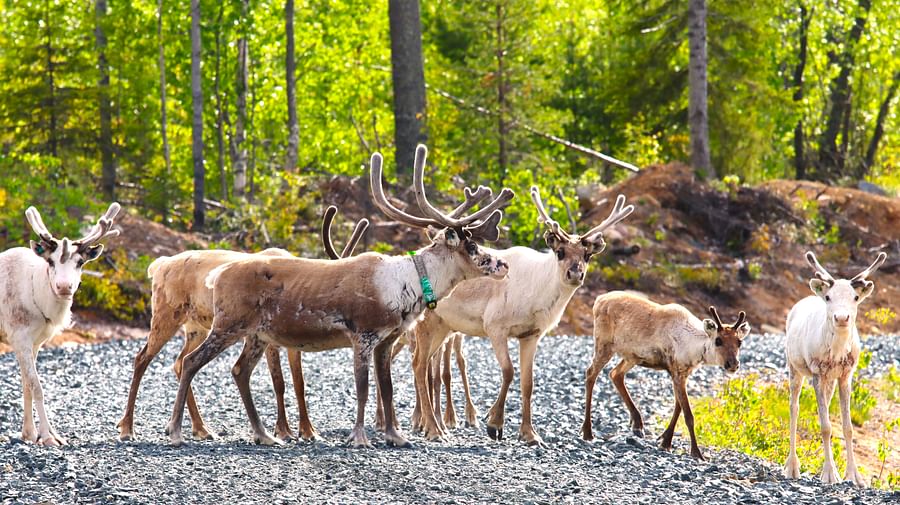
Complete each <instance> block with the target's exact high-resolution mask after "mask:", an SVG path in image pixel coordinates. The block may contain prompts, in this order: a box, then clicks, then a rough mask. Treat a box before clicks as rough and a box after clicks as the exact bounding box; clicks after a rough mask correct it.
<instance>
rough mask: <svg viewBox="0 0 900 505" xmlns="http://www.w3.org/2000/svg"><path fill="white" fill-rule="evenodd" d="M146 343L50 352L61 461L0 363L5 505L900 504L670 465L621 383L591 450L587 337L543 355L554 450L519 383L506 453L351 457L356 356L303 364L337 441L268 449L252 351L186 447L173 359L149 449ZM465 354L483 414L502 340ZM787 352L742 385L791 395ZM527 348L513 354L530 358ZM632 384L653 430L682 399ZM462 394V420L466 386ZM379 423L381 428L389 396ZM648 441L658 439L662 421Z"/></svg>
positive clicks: (327, 432) (207, 396) (774, 345)
mask: <svg viewBox="0 0 900 505" xmlns="http://www.w3.org/2000/svg"><path fill="white" fill-rule="evenodd" d="M142 344H143V342H139V341H133V340H132V341H118V342H111V343H106V344H101V345H95V346H82V347H77V348H66V349H52V350H46V351H43V352H42V353H41V354H40V357H39V363H38V368H39V370H40V373H41V377H42V379H43V381H44V389H45V391H46V394H47V406H48V408H49V410H50V412H51V415H52V416H53V420H54V422H55V426H56V428H57V430H58V431H59V432H60V434H62V435H63V436H65V437H67V438H68V440H69V443H70V445H69V446H68V447H65V448H62V449H53V448H42V447H36V446H34V445H30V444H24V443H22V442H21V440H20V439H19V436H20V428H21V399H20V398H21V386H20V381H19V375H18V367H17V365H16V363H15V359H14V357H13V356H12V355H11V354H6V355H2V356H0V501H2V503H36V502H52V503H101V502H102V503H179V504H180V503H216V504H218V503H235V502H248V503H293V502H302V503H409V502H424V503H488V502H512V503H653V504H658V503H766V504H768V503H851V502H852V503H888V502H894V503H896V502H898V501H900V493H886V492H880V491H876V490H871V489H868V490H858V489H855V488H853V487H852V486H850V485H847V484H839V485H835V486H825V487H823V486H821V485H820V484H819V482H818V481H817V480H816V479H815V477H814V476H811V475H806V476H804V478H803V479H800V480H797V481H788V480H784V479H782V478H781V477H780V467H779V465H778V464H775V463H770V462H766V461H761V460H759V459H756V458H752V457H749V456H746V455H744V454H740V453H736V452H733V451H722V450H714V449H710V448H706V449H705V454H706V456H707V459H708V460H709V461H707V462H698V461H694V460H692V459H691V458H690V457H689V456H688V455H687V452H686V451H687V450H688V444H687V439H686V434H685V436H683V437H682V436H678V437H676V440H675V443H676V450H675V452H674V453H671V454H670V453H666V452H662V451H659V450H657V449H656V447H655V439H654V438H648V439H635V438H633V437H632V436H631V434H630V430H629V429H628V415H627V412H626V411H625V409H624V407H623V406H622V403H621V401H620V400H619V399H618V397H617V396H616V393H615V390H614V389H613V387H612V385H611V384H610V382H609V380H608V378H607V377H606V375H605V374H604V375H601V377H600V379H599V380H598V384H597V387H596V388H595V398H594V401H595V413H596V417H595V423H594V425H595V429H596V430H597V433H596V434H597V437H598V439H597V441H596V442H594V443H593V444H587V443H583V442H581V441H580V439H579V437H578V430H579V428H580V425H581V416H582V409H583V405H584V403H583V394H584V393H583V392H584V370H585V367H586V366H587V364H588V362H589V360H590V356H591V353H592V343H591V341H590V339H588V338H584V337H547V338H545V339H544V341H543V342H541V345H540V350H539V351H538V357H537V365H536V372H535V380H536V388H535V410H534V418H535V419H534V421H535V426H536V428H537V429H538V431H539V432H540V433H541V434H542V436H543V437H544V440H545V442H546V443H547V447H546V448H529V447H526V446H524V445H523V444H521V443H520V442H518V441H517V440H516V439H515V435H516V433H517V430H518V421H519V416H520V412H521V409H520V407H521V403H520V398H519V394H518V382H515V383H514V384H513V388H512V391H511V393H510V395H509V398H508V403H507V426H506V429H505V430H504V433H505V434H506V437H507V438H506V439H505V440H503V441H500V442H495V441H492V440H490V439H489V438H488V437H487V436H486V434H485V433H484V431H483V428H481V429H474V428H464V427H463V428H459V429H457V430H456V431H455V432H454V435H453V437H452V439H450V440H447V441H444V442H437V443H435V442H426V441H424V440H423V439H421V438H420V437H418V436H415V435H411V440H412V441H413V443H414V444H415V447H414V448H413V449H394V448H387V447H385V444H384V443H383V440H382V439H381V437H380V436H379V434H377V433H375V432H374V431H370V437H371V438H372V441H373V443H374V444H375V446H376V448H375V449H374V450H354V449H349V448H346V447H345V446H344V444H343V443H342V441H343V439H344V438H345V437H346V436H347V435H348V434H349V430H350V427H351V424H352V420H353V416H354V412H355V405H356V404H355V394H354V389H353V382H352V370H351V359H350V354H349V351H348V350H338V351H330V352H325V353H318V354H308V355H306V356H305V357H304V370H305V372H306V377H307V392H308V399H309V403H310V408H311V412H312V416H313V422H314V423H315V424H316V427H317V428H318V429H319V431H320V432H321V434H322V435H323V436H324V438H325V440H324V441H323V442H317V443H306V442H299V443H289V444H288V445H286V446H284V447H278V448H270V447H260V446H256V445H254V444H253V443H252V442H250V440H251V437H250V430H249V426H248V423H247V421H246V418H245V415H244V410H243V407H242V405H241V403H240V399H239V396H238V394H237V390H236V388H235V387H234V386H233V383H232V380H231V377H230V373H229V368H230V366H231V364H232V363H233V362H234V361H235V359H236V358H237V354H238V352H239V350H240V349H239V347H240V346H235V347H234V348H232V349H230V350H229V351H228V352H227V353H226V354H225V355H223V356H222V357H220V358H219V359H217V360H215V361H214V362H213V363H212V364H210V366H208V367H207V368H206V369H204V371H203V372H201V373H200V374H199V375H198V376H197V378H196V379H195V381H194V384H195V388H196V391H197V394H198V402H199V404H200V407H201V410H202V412H203V413H204V415H205V418H206V420H207V423H208V425H209V426H210V427H212V428H213V429H214V430H215V431H216V432H218V434H219V435H220V436H219V438H218V439H217V440H214V441H203V442H197V441H193V440H191V439H190V435H189V434H190V428H189V426H188V425H187V420H186V421H185V423H186V424H185V434H186V437H187V444H186V445H185V446H184V447H181V448H172V447H169V445H168V438H167V437H166V436H165V435H164V433H163V427H164V425H165V423H166V421H167V420H168V417H169V415H170V413H171V408H172V402H173V400H174V396H175V390H176V387H177V384H176V382H175V378H174V374H173V373H172V371H171V364H172V362H173V360H174V357H175V355H176V353H177V351H178V349H177V346H178V345H177V344H180V342H177V343H174V344H170V346H169V348H167V349H165V350H164V351H163V353H162V354H161V355H160V357H159V358H157V360H156V361H154V363H153V364H152V365H151V367H150V368H149V369H148V371H147V374H146V376H145V378H144V383H143V387H142V389H141V395H140V397H139V398H138V405H137V411H136V419H135V429H136V432H137V437H138V441H137V442H129V443H120V442H118V441H117V439H116V435H117V431H116V427H115V425H116V422H117V421H118V419H119V417H120V416H121V414H122V411H123V409H124V405H125V399H126V395H127V392H128V384H129V381H130V378H131V366H132V359H133V357H134V355H135V353H136V352H137V351H138V349H139V348H140V347H141V345H142ZM466 345H467V349H468V356H469V363H470V368H469V369H470V377H471V380H472V384H473V388H474V394H475V402H476V405H477V406H478V408H479V410H480V411H481V413H482V415H483V414H485V413H486V412H487V410H488V408H489V407H490V405H491V403H492V401H493V399H494V395H495V394H496V390H497V387H498V384H499V370H498V369H497V366H496V363H495V362H494V358H493V355H492V352H491V349H490V345H489V344H488V342H487V341H486V340H483V339H473V340H469V341H467V344H466ZM864 345H865V346H866V347H869V348H873V349H876V350H877V352H876V354H875V356H874V357H873V364H872V366H871V368H870V372H869V373H879V371H883V370H884V369H885V368H886V367H887V366H889V365H891V364H895V365H896V364H897V360H898V359H900V338H898V337H873V338H870V339H868V340H866V342H865V343H864ZM782 348H783V337H782V336H779V335H752V336H750V337H749V338H748V340H747V341H746V344H745V346H744V351H743V355H742V358H743V359H742V366H741V371H740V372H739V373H754V372H763V373H767V374H771V378H773V379H774V380H778V379H779V377H783V373H784V372H783V368H784V359H783V356H782V351H781V349H782ZM515 349H516V347H515V345H513V352H514V353H515ZM513 359H514V361H515V360H516V358H515V356H514V357H513ZM284 361H285V363H284V365H285V367H286V366H287V363H286V360H284ZM614 363H615V361H614V362H613V364H614ZM409 370H410V366H409V354H408V352H406V351H404V352H403V353H401V355H400V356H399V357H398V359H397V361H396V362H395V364H394V383H395V391H396V394H395V398H396V400H397V408H398V412H399V414H400V419H401V422H402V425H403V426H404V427H408V420H409V415H410V414H411V411H412V405H413V400H414V398H413V387H412V380H411V374H410V372H409ZM725 377H726V376H725V374H724V373H723V372H722V371H721V370H716V369H703V370H702V371H700V372H698V373H697V374H695V376H694V378H693V379H692V382H691V388H690V394H692V395H698V394H708V393H710V392H712V391H713V390H714V388H715V386H716V385H717V384H719V383H721V382H722V381H723V380H724V379H725ZM287 379H289V377H287ZM628 383H629V387H630V388H631V390H632V394H633V396H634V397H635V399H636V401H637V402H638V404H639V406H640V407H641V408H642V410H643V412H644V415H645V418H647V419H651V418H652V417H651V416H667V415H668V414H669V413H670V409H671V406H672V397H671V386H670V383H669V380H668V377H667V376H666V375H665V374H663V373H660V372H654V371H650V370H643V369H635V370H633V371H632V372H631V373H629V380H628ZM454 388H455V389H454V392H455V394H456V399H457V405H458V406H459V407H460V408H459V409H458V413H459V414H462V408H461V406H462V402H461V401H460V400H461V399H462V391H461V387H460V385H459V384H458V381H457V383H455V384H454ZM253 389H254V395H255V398H256V400H257V406H258V407H259V409H260V413H261V415H262V416H263V417H264V419H267V420H268V421H269V424H270V426H271V424H273V423H274V417H275V416H274V401H273V396H272V393H271V388H270V382H269V378H268V374H267V372H266V371H265V365H264V364H263V365H261V366H260V367H259V368H258V369H257V372H256V373H255V374H254V377H253ZM372 389H373V388H372ZM291 400H292V397H291V396H290V395H289V397H288V401H289V412H290V414H291V419H292V420H293V422H294V423H296V412H295V407H294V403H293V401H291ZM368 412H369V420H370V423H369V424H370V425H371V424H372V423H371V419H372V413H373V412H374V389H373V394H372V397H371V398H370V402H369V409H368ZM185 417H186V418H187V416H185ZM649 426H651V430H653V427H654V426H656V424H655V423H650V424H649ZM651 435H654V436H655V435H657V433H652V434H651Z"/></svg>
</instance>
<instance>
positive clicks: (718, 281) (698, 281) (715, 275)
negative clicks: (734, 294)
mask: <svg viewBox="0 0 900 505" xmlns="http://www.w3.org/2000/svg"><path fill="white" fill-rule="evenodd" d="M675 273H676V275H677V276H678V278H679V279H680V280H681V283H682V284H683V285H685V286H695V287H699V288H701V289H703V290H706V291H709V292H711V293H716V292H718V291H719V290H720V289H721V288H722V285H723V281H724V279H723V278H722V272H720V271H719V269H718V268H715V267H713V266H712V265H706V266H703V267H698V266H683V265H679V266H676V267H675Z"/></svg>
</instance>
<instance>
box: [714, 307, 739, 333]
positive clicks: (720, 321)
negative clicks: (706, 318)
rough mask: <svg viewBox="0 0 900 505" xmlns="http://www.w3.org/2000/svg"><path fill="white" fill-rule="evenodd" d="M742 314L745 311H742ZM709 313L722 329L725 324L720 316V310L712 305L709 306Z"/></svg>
mask: <svg viewBox="0 0 900 505" xmlns="http://www.w3.org/2000/svg"><path fill="white" fill-rule="evenodd" d="M741 314H743V312H741ZM709 315H711V316H712V318H713V321H714V322H715V323H716V327H718V328H719V329H720V330H721V329H722V327H723V326H724V325H723V324H722V319H721V318H719V311H717V310H716V308H715V307H714V306H712V305H710V306H709ZM739 319H740V318H739Z"/></svg>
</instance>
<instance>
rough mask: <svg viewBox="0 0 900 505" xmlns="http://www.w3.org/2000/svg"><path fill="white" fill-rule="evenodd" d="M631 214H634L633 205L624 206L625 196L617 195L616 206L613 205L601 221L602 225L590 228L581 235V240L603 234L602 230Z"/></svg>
mask: <svg viewBox="0 0 900 505" xmlns="http://www.w3.org/2000/svg"><path fill="white" fill-rule="evenodd" d="M632 212H634V205H630V204H629V205H627V206H626V205H625V195H619V196H618V197H616V204H615V205H613V209H612V211H610V213H609V216H607V218H606V219H604V220H603V222H602V223H600V224H598V225H597V226H595V227H593V228H591V229H590V230H588V231H587V233H584V234H582V235H581V237H582V238H588V239H589V238H591V237H592V236H594V235H596V234H598V233H603V230H605V229H607V228H609V227H610V226H612V225H614V224H616V223H618V222H619V221H621V220H623V219H625V218H626V217H628V216H629V215H630V214H631V213H632Z"/></svg>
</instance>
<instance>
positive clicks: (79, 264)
mask: <svg viewBox="0 0 900 505" xmlns="http://www.w3.org/2000/svg"><path fill="white" fill-rule="evenodd" d="M77 266H78V268H81V267H83V266H84V260H78V265H77Z"/></svg>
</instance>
